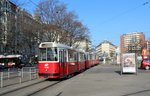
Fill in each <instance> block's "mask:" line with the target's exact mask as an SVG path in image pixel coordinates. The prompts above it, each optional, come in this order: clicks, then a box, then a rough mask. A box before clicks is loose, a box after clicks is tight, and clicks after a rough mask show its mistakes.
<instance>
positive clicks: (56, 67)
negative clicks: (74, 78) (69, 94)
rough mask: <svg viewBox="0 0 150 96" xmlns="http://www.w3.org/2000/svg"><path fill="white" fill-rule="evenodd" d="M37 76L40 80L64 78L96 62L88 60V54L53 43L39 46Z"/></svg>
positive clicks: (44, 43)
mask: <svg viewBox="0 0 150 96" xmlns="http://www.w3.org/2000/svg"><path fill="white" fill-rule="evenodd" d="M39 49H40V54H39V63H38V74H39V77H40V78H64V77H70V75H72V74H74V73H76V72H80V71H82V70H85V69H86V68H88V67H90V66H92V65H95V64H96V63H99V62H96V61H98V60H96V58H95V59H94V60H92V58H91V59H90V60H91V61H92V62H94V61H95V64H94V63H92V62H90V60H88V58H87V55H88V53H86V52H84V51H82V50H79V49H74V48H72V47H69V46H66V45H64V44H60V43H55V42H43V43H41V44H40V45H39Z"/></svg>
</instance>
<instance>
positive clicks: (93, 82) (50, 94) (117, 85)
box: [0, 64, 150, 96]
mask: <svg viewBox="0 0 150 96" xmlns="http://www.w3.org/2000/svg"><path fill="white" fill-rule="evenodd" d="M149 83H150V70H142V69H139V70H138V74H137V75H135V74H123V75H120V68H119V66H115V65H112V64H99V65H97V66H94V67H92V68H90V69H88V70H86V71H84V72H82V73H80V74H77V75H76V76H74V77H72V78H70V79H67V80H48V79H35V80H32V81H29V82H25V83H22V84H17V85H13V86H8V87H4V88H1V89H0V96H149V95H150V84H149Z"/></svg>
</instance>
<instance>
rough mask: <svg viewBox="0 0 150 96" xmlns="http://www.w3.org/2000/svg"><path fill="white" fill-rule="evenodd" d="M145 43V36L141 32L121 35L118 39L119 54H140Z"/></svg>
mask: <svg viewBox="0 0 150 96" xmlns="http://www.w3.org/2000/svg"><path fill="white" fill-rule="evenodd" d="M144 43H145V35H144V34H143V32H133V33H127V34H123V35H122V36H121V37H120V50H121V53H133V52H134V53H135V52H136V53H139V54H140V53H141V48H142V47H143V46H144Z"/></svg>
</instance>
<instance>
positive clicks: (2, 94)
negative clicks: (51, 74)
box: [0, 80, 46, 96]
mask: <svg viewBox="0 0 150 96" xmlns="http://www.w3.org/2000/svg"><path fill="white" fill-rule="evenodd" d="M44 82H46V80H42V81H38V82H35V83H31V84H28V85H25V86H22V87H17V88H15V89H13V90H9V91H5V92H1V93H0V96H7V95H8V96H9V94H11V93H15V92H17V91H19V90H23V89H26V88H29V87H31V86H35V85H39V84H42V83H44ZM11 96H12V95H11Z"/></svg>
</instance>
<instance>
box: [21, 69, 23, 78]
mask: <svg viewBox="0 0 150 96" xmlns="http://www.w3.org/2000/svg"><path fill="white" fill-rule="evenodd" d="M21 78H23V68H22V69H21Z"/></svg>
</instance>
